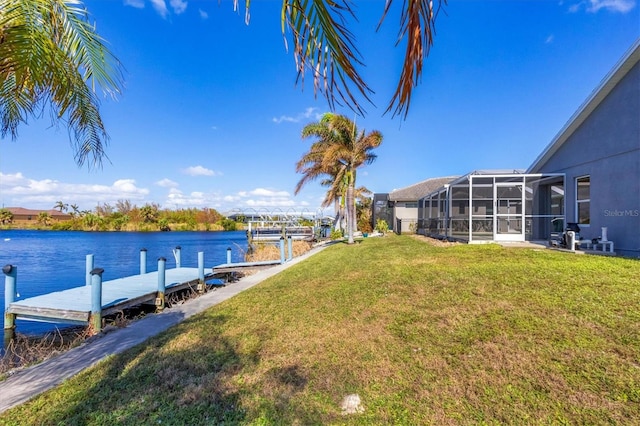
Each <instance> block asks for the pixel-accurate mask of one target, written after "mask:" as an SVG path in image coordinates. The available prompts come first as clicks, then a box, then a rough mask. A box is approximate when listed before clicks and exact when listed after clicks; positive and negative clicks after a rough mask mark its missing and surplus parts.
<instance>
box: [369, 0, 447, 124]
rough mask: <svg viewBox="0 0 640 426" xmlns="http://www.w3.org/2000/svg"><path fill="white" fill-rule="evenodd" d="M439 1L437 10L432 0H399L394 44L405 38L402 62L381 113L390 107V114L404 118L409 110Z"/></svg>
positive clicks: (439, 3)
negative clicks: (400, 6) (397, 30)
mask: <svg viewBox="0 0 640 426" xmlns="http://www.w3.org/2000/svg"><path fill="white" fill-rule="evenodd" d="M392 2H393V0H387V4H386V6H385V12H384V14H383V17H382V19H381V20H380V23H382V21H383V20H384V17H385V16H386V14H387V12H388V11H389V8H390V7H391V3H392ZM442 3H445V4H446V0H439V1H438V6H437V10H435V11H434V7H433V1H432V0H404V1H403V5H402V14H401V16H400V30H399V32H398V42H397V44H398V43H400V42H401V41H402V40H403V39H405V38H406V49H405V55H404V62H403V65H402V71H401V73H400V78H399V80H398V85H397V86H396V90H395V92H394V94H393V96H392V98H391V101H390V102H389V105H388V106H387V109H386V111H385V113H387V112H389V111H391V110H393V115H392V116H394V117H395V116H396V115H402V116H403V117H404V118H406V116H407V114H408V113H409V106H410V104H411V94H412V93H413V89H414V88H415V87H416V86H417V85H418V84H419V82H420V77H421V75H422V66H423V62H424V58H426V57H427V55H428V54H429V50H430V49H431V46H432V44H433V37H434V35H435V19H436V16H437V15H438V12H439V11H440V8H441V6H442ZM379 25H380V24H379Z"/></svg>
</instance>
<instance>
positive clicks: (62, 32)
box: [0, 0, 122, 166]
mask: <svg viewBox="0 0 640 426" xmlns="http://www.w3.org/2000/svg"><path fill="white" fill-rule="evenodd" d="M121 76H122V74H121V67H120V63H119V62H118V60H117V59H116V58H115V57H114V56H113V55H112V54H111V52H110V51H109V50H108V49H107V48H106V47H105V45H104V43H103V40H102V38H100V36H98V34H97V33H96V31H95V27H94V26H93V25H92V24H91V22H89V15H88V12H87V10H86V9H85V8H84V6H83V4H82V2H81V1H80V0H0V133H1V134H2V136H3V137H4V136H6V135H7V134H10V135H11V137H12V138H13V139H16V138H17V137H18V125H19V124H20V123H27V122H28V119H29V118H34V117H39V116H40V114H41V113H42V111H43V110H46V109H49V110H50V111H51V117H52V121H53V122H54V123H57V122H63V123H65V124H66V125H67V126H68V128H69V134H70V138H71V140H72V144H73V147H74V150H75V158H76V162H77V164H78V165H83V164H84V163H85V162H86V161H87V160H88V159H90V160H91V163H90V164H89V166H91V165H100V164H101V161H102V158H103V157H104V147H105V145H106V143H107V142H108V135H107V132H106V130H105V127H104V124H103V122H102V117H101V116H100V111H99V98H98V96H97V95H96V86H100V87H101V88H102V90H103V91H104V93H105V94H110V95H112V96H115V94H117V93H119V92H120V85H121Z"/></svg>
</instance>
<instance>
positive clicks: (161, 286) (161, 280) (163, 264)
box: [156, 257, 167, 311]
mask: <svg viewBox="0 0 640 426" xmlns="http://www.w3.org/2000/svg"><path fill="white" fill-rule="evenodd" d="M166 269H167V259H165V258H164V257H161V258H159V259H158V296H157V297H156V310H158V311H162V310H163V309H164V292H165V280H166V277H165V272H166Z"/></svg>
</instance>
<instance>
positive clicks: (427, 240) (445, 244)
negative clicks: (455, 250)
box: [409, 234, 460, 247]
mask: <svg viewBox="0 0 640 426" xmlns="http://www.w3.org/2000/svg"><path fill="white" fill-rule="evenodd" d="M409 236H410V237H411V238H413V239H414V240H418V241H422V242H425V243H427V244H430V245H432V246H434V247H451V246H455V245H458V244H460V243H456V242H453V241H446V240H438V239H437V238H431V237H427V236H425V235H420V234H410V235H409Z"/></svg>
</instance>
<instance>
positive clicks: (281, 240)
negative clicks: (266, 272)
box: [280, 237, 284, 263]
mask: <svg viewBox="0 0 640 426" xmlns="http://www.w3.org/2000/svg"><path fill="white" fill-rule="evenodd" d="M280 263H284V237H280Z"/></svg>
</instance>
